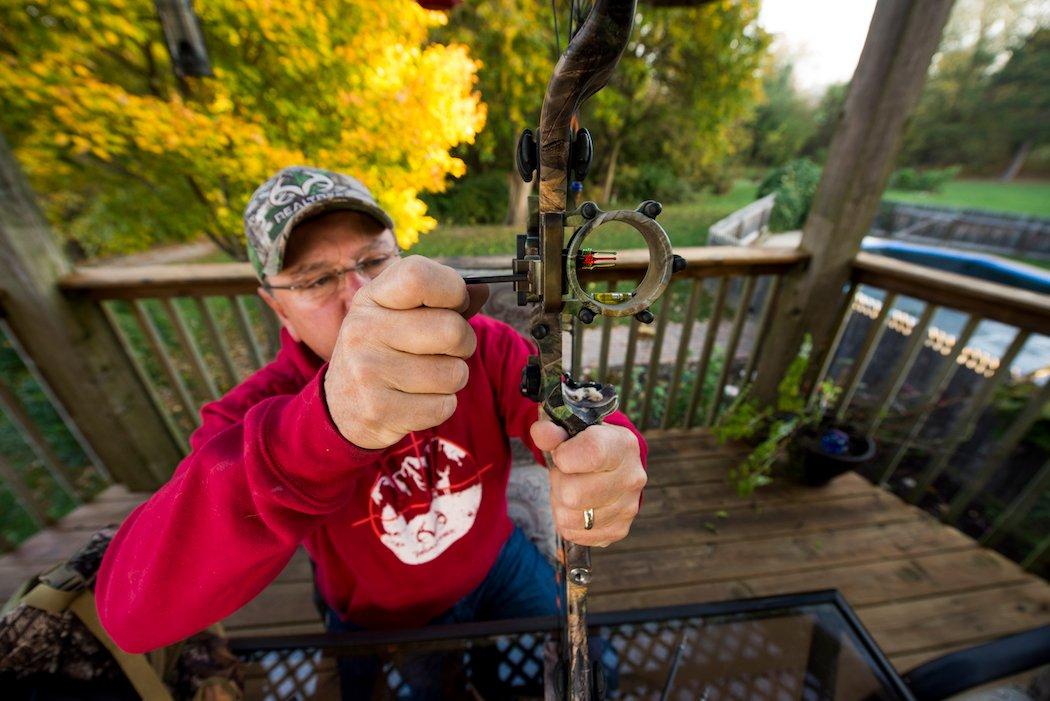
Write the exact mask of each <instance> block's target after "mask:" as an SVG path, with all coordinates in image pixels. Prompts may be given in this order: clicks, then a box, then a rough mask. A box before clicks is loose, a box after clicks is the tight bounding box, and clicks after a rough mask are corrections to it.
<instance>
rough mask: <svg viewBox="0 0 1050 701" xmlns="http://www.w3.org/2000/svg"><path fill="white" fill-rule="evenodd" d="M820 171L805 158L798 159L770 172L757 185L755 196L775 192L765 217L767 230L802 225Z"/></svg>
mask: <svg viewBox="0 0 1050 701" xmlns="http://www.w3.org/2000/svg"><path fill="white" fill-rule="evenodd" d="M820 173H821V169H820V166H818V165H817V164H816V163H814V162H813V161H811V160H809V159H808V158H798V159H796V160H794V161H791V162H789V163H786V164H784V165H783V166H781V167H779V168H774V169H773V170H772V171H770V173H769V174H768V175H767V176H766V177H765V179H764V180H763V181H762V183H761V184H760V185H759V186H758V197H760V198H761V197H765V196H766V195H769V194H773V193H776V196H777V199H776V202H775V204H774V205H773V211H772V213H771V214H770V216H769V228H770V230H771V231H792V230H796V229H801V228H802V224H803V223H805V221H806V217H807V216H808V215H809V208H810V205H812V204H813V196H814V195H815V194H816V192H817V185H818V184H819V183H820Z"/></svg>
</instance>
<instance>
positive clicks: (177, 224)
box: [0, 0, 485, 255]
mask: <svg viewBox="0 0 1050 701" xmlns="http://www.w3.org/2000/svg"><path fill="white" fill-rule="evenodd" d="M196 7H197V10H198V12H199V13H200V16H201V24H202V28H203V31H204V35H205V41H206V44H207V46H208V50H209V53H210V57H211V61H212V65H213V68H214V72H215V76H214V77H213V78H202V79H177V78H176V77H175V76H174V75H173V73H172V70H171V66H170V63H169V60H168V56H167V52H166V50H165V48H164V44H163V35H162V33H161V27H160V23H159V21H158V18H157V14H156V9H155V7H154V3H153V2H152V1H151V0H94V1H93V2H87V0H65V1H62V2H58V1H41V2H35V3H28V2H24V1H22V0H0V128H2V129H3V131H4V133H5V134H6V135H7V136H8V138H9V139H10V140H11V141H12V142H13V145H14V147H15V151H16V154H17V155H18V157H19V160H20V161H21V163H22V165H23V166H24V167H25V169H26V171H27V174H28V175H29V177H30V180H31V182H32V183H33V185H34V186H35V187H36V189H37V191H38V193H40V195H41V197H42V199H43V202H44V204H45V206H46V209H47V212H48V214H49V216H50V218H51V220H52V222H54V223H55V225H56V226H57V227H58V228H59V230H60V231H62V232H63V233H65V234H66V235H68V236H70V237H72V238H74V239H76V240H77V241H78V242H80V243H81V244H82V245H83V246H84V247H86V248H87V249H88V250H89V252H92V253H115V252H123V251H128V250H135V249H141V248H146V247H149V246H150V245H152V244H155V243H158V242H165V241H167V242H171V241H182V240H187V239H193V238H196V237H199V236H202V235H206V236H208V237H210V238H211V239H212V240H214V241H215V242H216V243H217V244H219V245H220V246H222V247H223V248H224V249H226V250H227V251H228V252H230V253H231V254H234V255H238V254H242V253H243V247H242V244H241V238H242V235H241V222H240V219H241V213H242V211H243V209H244V206H245V204H246V203H247V200H248V197H249V196H250V195H251V193H252V191H253V190H254V189H255V188H256V187H257V186H258V185H259V184H261V183H262V181H263V180H264V179H265V178H266V177H268V176H269V175H271V174H272V173H273V172H274V171H275V170H277V169H278V168H280V167H282V166H286V165H291V164H293V163H310V164H315V165H319V166H324V167H329V168H333V169H336V170H342V171H347V172H351V173H354V174H357V175H358V176H359V177H361V178H362V180H364V181H365V183H366V184H367V185H369V186H371V187H372V189H373V190H374V191H375V192H376V195H377V197H378V199H379V200H380V202H381V203H382V204H383V205H384V206H385V207H386V209H387V210H388V211H389V212H390V213H391V215H392V217H393V218H394V220H395V222H396V224H397V235H398V239H399V241H400V243H401V244H402V245H404V246H409V245H411V244H412V243H414V242H415V241H416V239H417V238H418V236H419V234H420V233H423V232H426V231H427V230H429V229H430V228H432V227H433V226H434V225H435V221H434V220H433V218H431V217H428V216H426V208H425V205H424V204H423V202H422V201H421V200H420V199H419V197H418V195H419V193H421V192H425V191H436V190H440V189H442V188H444V187H445V177H446V175H447V174H450V173H451V174H461V173H462V172H463V171H464V164H463V162H462V161H461V160H460V159H458V158H456V157H454V156H453V155H451V154H450V153H449V151H450V149H452V148H454V147H455V146H457V145H459V144H462V143H465V142H469V141H471V140H472V139H473V138H474V136H475V134H476V133H477V132H478V131H479V130H480V129H481V128H482V126H483V124H484V117H485V111H484V105H482V104H481V102H480V99H479V96H478V94H477V93H476V91H475V89H474V88H475V71H476V69H477V65H476V62H475V61H474V60H473V59H472V58H471V57H470V55H469V52H468V49H467V48H466V47H465V46H462V45H442V44H439V43H433V42H429V36H428V35H429V32H430V31H431V29H433V28H434V27H436V26H438V25H440V24H442V23H443V22H444V21H445V15H444V14H442V13H437V12H427V11H425V10H423V9H421V8H420V7H419V6H418V5H417V4H416V3H415V2H412V0H338V1H330V2H325V1H322V0H302V1H301V2H296V3H273V2H270V1H269V0H209V2H199V3H196Z"/></svg>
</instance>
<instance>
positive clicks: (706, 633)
mask: <svg viewBox="0 0 1050 701" xmlns="http://www.w3.org/2000/svg"><path fill="white" fill-rule="evenodd" d="M807 623H808V624H809V625H807ZM813 623H815V622H814V621H813V620H812V619H808V618H806V617H803V616H786V617H783V618H773V619H768V618H767V619H761V618H760V619H757V620H725V619H722V620H714V621H708V622H707V623H705V622H704V621H702V620H701V619H699V618H688V619H672V620H668V621H662V622H649V623H639V624H624V625H619V626H614V627H607V628H602V629H601V630H600V631H598V635H597V636H596V637H595V641H596V644H595V645H594V646H592V656H593V657H596V658H598V659H600V660H601V662H602V666H603V669H604V670H605V672H606V681H607V687H608V694H607V698H609V699H623V700H625V701H635V700H638V701H642V700H645V701H649V700H650V699H659V698H661V695H662V694H663V691H664V687H665V685H666V684H667V682H668V678H669V675H670V672H671V669H672V667H674V666H675V661H676V658H677V667H675V673H674V676H673V679H672V683H671V691H670V693H669V695H668V698H669V699H675V700H678V699H681V700H682V701H686V700H687V699H688V700H693V699H703V700H704V701H797V700H802V701H810V700H812V701H819V700H820V699H827V698H836V693H835V688H836V674H837V669H838V667H837V665H838V663H837V662H833V663H832V664H829V665H821V664H818V665H817V667H818V668H819V669H818V670H817V671H814V670H813V669H811V664H812V662H813V661H812V660H811V659H810V658H811V656H813V655H814V654H817V655H818V656H819V655H821V654H827V655H830V659H832V660H833V661H834V660H837V659H838V658H839V653H840V652H844V653H846V657H849V652H848V651H846V650H842V646H841V645H842V644H841V641H840V640H839V639H838V637H837V636H835V635H829V634H828V633H826V632H821V631H820V627H819V625H813ZM545 641H546V638H545V637H544V636H542V635H536V634H523V635H507V636H501V637H498V638H495V639H493V640H489V641H477V640H476V641H469V640H464V641H456V642H455V643H454V644H457V643H458V644H461V646H462V647H461V648H460V649H458V650H447V649H446V650H442V651H440V652H433V651H429V652H428V651H419V650H418V649H417V650H416V651H414V652H413V651H412V648H411V646H402V647H399V648H398V649H396V650H395V651H394V652H393V653H392V654H386V655H384V656H383V657H382V658H381V660H380V662H379V664H380V669H381V672H380V676H379V677H378V678H379V679H381V680H384V681H385V684H382V683H381V686H382V687H383V688H381V689H379V690H378V691H377V692H376V694H375V695H374V696H373V698H382V699H398V698H406V697H407V696H408V694H409V692H410V690H411V683H412V679H413V678H415V679H421V678H423V679H427V680H429V681H431V682H432V683H437V682H440V685H441V686H440V688H441V689H442V696H443V697H446V698H478V697H480V698H483V699H500V700H501V701H502V700H505V699H506V700H510V699H534V698H542V695H543V677H544V669H543V651H544V644H545ZM829 646H830V647H829ZM409 655H412V656H414V658H413V659H414V661H409V662H406V657H407V656H409ZM420 655H429V656H431V657H430V658H429V660H428V661H427V662H425V663H423V664H420V657H419V656H420ZM246 659H247V660H249V661H251V662H253V663H254V665H255V666H256V668H257V669H258V670H259V671H260V674H261V675H262V676H261V678H262V684H261V692H260V695H259V698H264V699H266V700H267V701H286V700H287V701H290V700H291V699H319V698H338V691H337V689H338V685H337V678H338V674H337V672H336V665H335V660H334V658H333V657H332V656H331V655H330V654H328V653H322V652H321V651H320V650H317V649H312V650H286V651H281V652H265V653H263V652H259V653H253V654H251V655H249V656H248V657H247V658H246ZM250 676H251V675H250ZM839 681H841V680H839ZM331 689H335V690H336V691H335V692H334V693H335V694H336V695H335V696H332V695H331V694H332V693H333V692H332V691H331ZM326 690H327V691H326Z"/></svg>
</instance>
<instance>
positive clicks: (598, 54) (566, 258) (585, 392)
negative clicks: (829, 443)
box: [513, 0, 685, 701]
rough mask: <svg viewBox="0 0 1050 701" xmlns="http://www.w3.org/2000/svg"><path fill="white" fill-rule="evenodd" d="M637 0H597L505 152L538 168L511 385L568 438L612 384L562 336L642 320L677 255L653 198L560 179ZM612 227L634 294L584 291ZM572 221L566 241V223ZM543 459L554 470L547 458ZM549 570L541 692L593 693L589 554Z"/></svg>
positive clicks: (571, 173) (585, 137)
mask: <svg viewBox="0 0 1050 701" xmlns="http://www.w3.org/2000/svg"><path fill="white" fill-rule="evenodd" d="M635 4H636V0H597V1H596V2H595V3H594V4H593V6H592V7H591V10H590V12H589V13H587V15H586V18H585V19H583V21H582V23H580V25H579V28H578V29H577V30H576V32H575V33H574V34H573V35H572V36H571V39H570V41H569V44H568V47H567V48H566V49H565V52H564V53H563V54H562V55H561V57H560V58H559V60H558V63H557V65H556V66H555V68H554V74H553V75H552V76H551V79H550V82H549V83H548V84H547V92H546V95H545V96H544V98H543V108H542V110H541V113H540V125H539V138H538V140H537V138H536V135H535V134H534V133H533V132H532V131H531V130H529V129H526V130H525V131H524V132H522V135H521V137H520V139H519V141H518V148H517V152H516V154H515V155H516V158H515V161H516V165H517V168H518V172H519V174H520V175H521V177H522V178H523V179H524V180H525V181H526V182H531V181H532V179H533V177H534V175H535V174H536V173H537V171H538V177H539V199H538V207H536V206H535V205H534V207H533V208H534V209H535V211H534V212H533V213H532V215H531V216H530V222H529V228H528V232H527V233H526V234H523V235H520V236H518V247H517V256H516V257H515V259H514V262H513V273H514V274H515V278H516V282H515V291H516V292H517V293H518V304H519V305H522V306H523V305H526V304H533V305H535V307H534V308H533V312H532V318H531V334H532V336H533V338H535V339H536V342H537V344H538V347H539V355H537V356H533V357H530V358H529V362H528V364H527V365H526V367H525V368H524V369H523V371H522V382H521V390H522V393H524V394H525V395H527V396H529V397H531V398H533V399H535V400H536V401H541V402H542V403H543V410H544V411H545V412H546V413H547V415H548V416H549V417H550V418H551V420H553V421H554V422H555V423H557V424H558V425H560V426H561V427H563V428H564V429H565V430H566V431H567V432H568V434H569V435H570V436H574V435H576V434H577V433H579V432H580V431H583V430H584V429H585V428H587V427H588V426H591V425H594V424H597V423H600V422H601V421H602V419H604V418H605V417H606V416H608V415H609V414H611V413H612V412H613V411H615V410H616V408H617V404H618V396H617V390H616V388H615V387H613V386H612V385H609V384H603V383H600V382H589V381H586V380H584V379H583V378H582V377H581V376H580V372H581V369H580V368H575V367H572V361H571V357H572V354H571V352H568V353H566V354H565V355H564V356H563V351H564V350H566V349H571V344H572V342H573V341H572V338H573V332H574V331H575V330H576V329H577V325H578V324H589V323H591V322H593V321H594V320H595V319H596V318H597V317H598V316H609V317H627V316H634V317H635V318H637V319H638V320H639V321H641V322H643V323H647V324H648V323H652V321H653V314H652V312H651V311H650V307H651V306H652V304H653V303H654V302H655V301H656V300H657V298H658V297H659V296H660V295H661V294H662V293H663V291H664V290H665V289H666V287H667V285H668V283H669V282H670V279H671V275H672V273H673V272H677V271H678V270H680V269H682V268H683V267H684V263H685V261H684V260H682V259H681V258H679V257H678V256H675V255H674V254H673V252H672V250H671V242H670V240H669V239H668V237H667V233H666V232H665V231H664V230H663V228H662V227H661V226H660V225H659V224H658V223H657V222H656V217H657V215H659V213H660V209H661V208H660V205H659V203H657V202H654V201H652V200H647V201H645V202H643V203H642V204H641V205H640V206H639V207H638V208H637V209H635V210H617V211H610V212H603V211H602V210H600V209H599V208H598V206H597V205H596V204H595V203H594V202H585V203H583V204H582V205H580V206H579V207H576V208H572V206H571V205H572V200H573V193H572V192H571V188H570V184H571V183H573V182H581V181H582V180H583V179H584V177H586V175H587V170H588V168H589V166H590V161H591V155H592V152H593V145H592V142H591V136H590V133H589V132H588V131H587V130H586V129H578V128H576V126H575V116H576V114H577V111H578V110H579V108H580V106H581V105H582V104H583V102H584V100H586V99H587V98H588V97H590V96H591V95H593V94H595V93H596V92H598V91H599V90H600V89H601V88H602V87H603V86H604V85H605V84H606V82H607V81H608V79H609V76H610V75H611V74H612V72H613V69H614V68H615V67H616V64H617V63H618V62H619V60H620V56H621V54H622V53H623V51H624V49H625V48H626V47H627V41H628V39H629V37H630V34H631V27H632V24H633V22H634V16H635ZM613 221H618V222H623V223H625V224H627V225H629V226H631V227H633V228H634V229H636V230H637V231H638V233H639V234H641V236H642V238H643V240H644V241H645V244H646V246H647V247H648V249H649V264H648V268H647V270H646V272H645V275H644V277H643V278H642V281H641V282H640V283H639V284H638V287H637V288H636V289H635V290H634V291H633V292H603V293H591V292H588V290H587V288H586V285H585V284H584V283H582V282H581V279H580V272H581V271H586V270H589V269H593V268H599V267H609V266H612V265H615V255H614V254H612V255H609V254H605V253H604V252H601V251H592V250H589V249H586V248H584V242H585V240H586V239H587V237H588V236H589V235H591V234H592V233H593V232H594V231H595V230H596V229H598V228H599V227H601V226H602V225H603V224H606V223H608V222H613ZM567 227H570V228H572V232H571V235H570V236H569V239H568V241H567V242H566V240H565V233H566V228H567ZM546 459H547V464H548V466H550V465H553V462H552V460H551V457H550V455H547V456H546ZM559 560H560V563H559V564H560V576H561V579H562V581H563V582H564V585H565V600H564V605H565V615H566V618H565V624H564V630H563V636H562V641H561V645H562V650H561V655H559V658H560V659H563V660H564V659H565V658H567V660H568V663H567V664H564V663H562V665H561V670H560V671H558V672H555V673H554V674H551V675H548V678H553V679H554V685H555V686H556V687H557V688H555V689H551V688H548V689H547V696H548V698H564V697H565V696H566V694H567V695H568V697H569V698H571V699H573V700H574V701H590V699H592V698H595V697H596V696H598V695H601V692H602V687H603V686H604V685H603V684H602V683H601V675H600V671H598V672H596V671H595V670H596V669H598V665H594V667H593V668H592V665H591V662H590V659H589V657H590V656H589V651H588V644H587V620H586V617H587V586H588V584H589V582H590V579H591V561H590V549H589V548H587V547H584V546H580V545H577V544H575V543H571V542H568V541H563V540H561V539H560V538H559Z"/></svg>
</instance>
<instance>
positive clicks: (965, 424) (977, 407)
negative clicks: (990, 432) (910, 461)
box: [908, 329, 1029, 504]
mask: <svg viewBox="0 0 1050 701" xmlns="http://www.w3.org/2000/svg"><path fill="white" fill-rule="evenodd" d="M1028 336H1029V332H1028V331H1026V330H1024V329H1021V330H1019V331H1018V332H1017V334H1016V335H1015V336H1014V340H1013V341H1012V342H1011V343H1010V347H1009V348H1007V349H1006V353H1005V354H1004V355H1003V357H1002V359H1001V360H1000V361H999V367H998V368H996V370H995V374H994V375H992V376H991V377H990V378H988V380H987V381H985V382H984V383H983V384H982V385H981V387H980V388H979V389H978V390H977V391H976V392H975V393H974V395H973V397H971V398H970V405H969V407H968V408H967V409H966V411H965V413H964V415H963V417H962V418H961V419H958V420H957V421H956V426H955V428H954V429H953V430H952V437H951V439H950V440H949V441H948V443H947V446H946V447H945V448H943V449H941V450H940V451H939V452H938V454H937V457H936V458H935V459H934V460H932V461H931V462H930V464H929V465H927V466H926V468H925V469H924V470H923V471H922V473H921V474H920V475H919V478H918V479H917V480H916V483H915V488H914V489H912V491H911V493H910V494H909V495H908V501H910V502H911V503H913V504H914V503H915V502H917V501H918V500H919V498H920V497H921V496H922V494H923V493H924V492H925V491H926V490H927V489H929V487H930V485H932V484H933V482H934V480H936V479H937V478H938V477H939V476H940V474H941V473H942V472H943V471H944V468H945V467H946V466H947V465H948V460H949V459H950V458H951V457H952V455H954V454H955V451H956V449H957V448H958V447H959V444H960V443H962V442H963V440H965V439H968V438H969V437H970V435H971V433H972V431H973V428H974V425H975V424H976V423H977V420H978V419H979V418H980V417H981V413H982V412H983V411H984V410H985V409H986V408H987V407H988V404H989V403H990V402H991V401H992V395H993V393H994V392H995V388H996V387H998V386H999V383H1000V382H1002V381H1003V378H1004V377H1006V376H1007V375H1009V374H1010V366H1011V365H1012V364H1013V362H1014V360H1015V359H1016V358H1017V354H1018V353H1020V352H1021V347H1022V346H1024V344H1025V342H1026V341H1027V340H1028Z"/></svg>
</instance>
